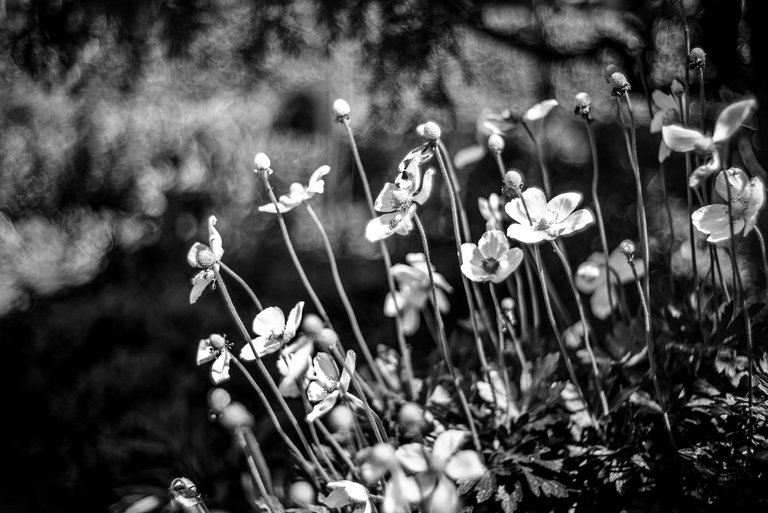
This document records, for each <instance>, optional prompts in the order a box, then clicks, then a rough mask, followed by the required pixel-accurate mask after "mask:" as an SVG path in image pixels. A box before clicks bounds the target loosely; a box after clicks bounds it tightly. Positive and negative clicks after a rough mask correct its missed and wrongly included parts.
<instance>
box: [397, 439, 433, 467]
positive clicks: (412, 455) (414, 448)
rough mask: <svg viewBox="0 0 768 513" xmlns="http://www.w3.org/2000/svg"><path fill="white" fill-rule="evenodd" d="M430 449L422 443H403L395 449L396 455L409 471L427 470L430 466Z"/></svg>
mask: <svg viewBox="0 0 768 513" xmlns="http://www.w3.org/2000/svg"><path fill="white" fill-rule="evenodd" d="M428 456H429V451H428V450H427V448H426V447H424V446H423V445H422V444H417V443H410V444H403V445H401V446H400V447H398V448H397V450H396V451H395V457H396V458H397V461H399V462H400V465H402V466H403V468H404V469H405V470H406V471H407V472H411V473H414V474H415V473H417V472H425V471H426V470H427V469H428V468H429V461H428V460H427V458H428Z"/></svg>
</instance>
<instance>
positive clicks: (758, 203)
mask: <svg viewBox="0 0 768 513" xmlns="http://www.w3.org/2000/svg"><path fill="white" fill-rule="evenodd" d="M750 185H751V188H750V197H749V206H748V207H747V213H746V214H745V215H744V220H745V221H746V224H745V226H744V235H748V234H749V232H751V231H752V228H754V227H755V224H756V223H757V215H758V213H759V212H760V209H761V208H763V205H765V184H764V183H763V181H762V180H761V179H760V178H757V177H755V178H753V179H752V180H751V181H750Z"/></svg>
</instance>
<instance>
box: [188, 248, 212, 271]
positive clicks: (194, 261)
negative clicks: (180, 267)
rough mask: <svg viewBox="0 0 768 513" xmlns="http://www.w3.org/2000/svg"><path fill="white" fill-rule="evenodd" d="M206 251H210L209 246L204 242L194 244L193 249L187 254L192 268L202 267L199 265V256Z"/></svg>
mask: <svg viewBox="0 0 768 513" xmlns="http://www.w3.org/2000/svg"><path fill="white" fill-rule="evenodd" d="M204 249H208V246H206V245H205V244H203V243H202V242H195V243H194V244H192V247H191V248H189V251H188V252H187V263H188V264H189V265H191V266H192V267H200V264H199V263H197V254H198V253H199V252H200V251H202V250H204Z"/></svg>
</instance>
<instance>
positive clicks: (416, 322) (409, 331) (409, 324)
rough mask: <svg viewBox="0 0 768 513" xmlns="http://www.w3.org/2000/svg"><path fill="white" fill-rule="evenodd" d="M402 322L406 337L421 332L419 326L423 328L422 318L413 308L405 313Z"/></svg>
mask: <svg viewBox="0 0 768 513" xmlns="http://www.w3.org/2000/svg"><path fill="white" fill-rule="evenodd" d="M401 321H402V322H401V325H402V327H403V333H404V334H405V335H413V334H414V333H416V332H417V331H418V330H419V326H421V316H420V314H419V312H418V311H416V310H415V309H413V308H408V309H407V310H405V311H404V312H403V316H402V318H401Z"/></svg>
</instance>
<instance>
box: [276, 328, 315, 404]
mask: <svg viewBox="0 0 768 513" xmlns="http://www.w3.org/2000/svg"><path fill="white" fill-rule="evenodd" d="M314 349H315V348H314V344H313V341H312V339H310V338H309V337H299V339H298V340H297V341H296V342H294V343H293V344H291V345H290V346H287V347H285V348H284V349H283V350H282V351H280V357H279V358H278V359H277V371H278V372H279V373H280V376H281V377H282V379H281V380H280V384H279V385H278V387H277V388H278V389H279V390H280V394H282V396H283V397H299V396H300V395H301V394H302V391H303V390H304V382H305V381H306V379H307V371H308V370H309V367H310V365H312V352H313V351H314Z"/></svg>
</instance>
